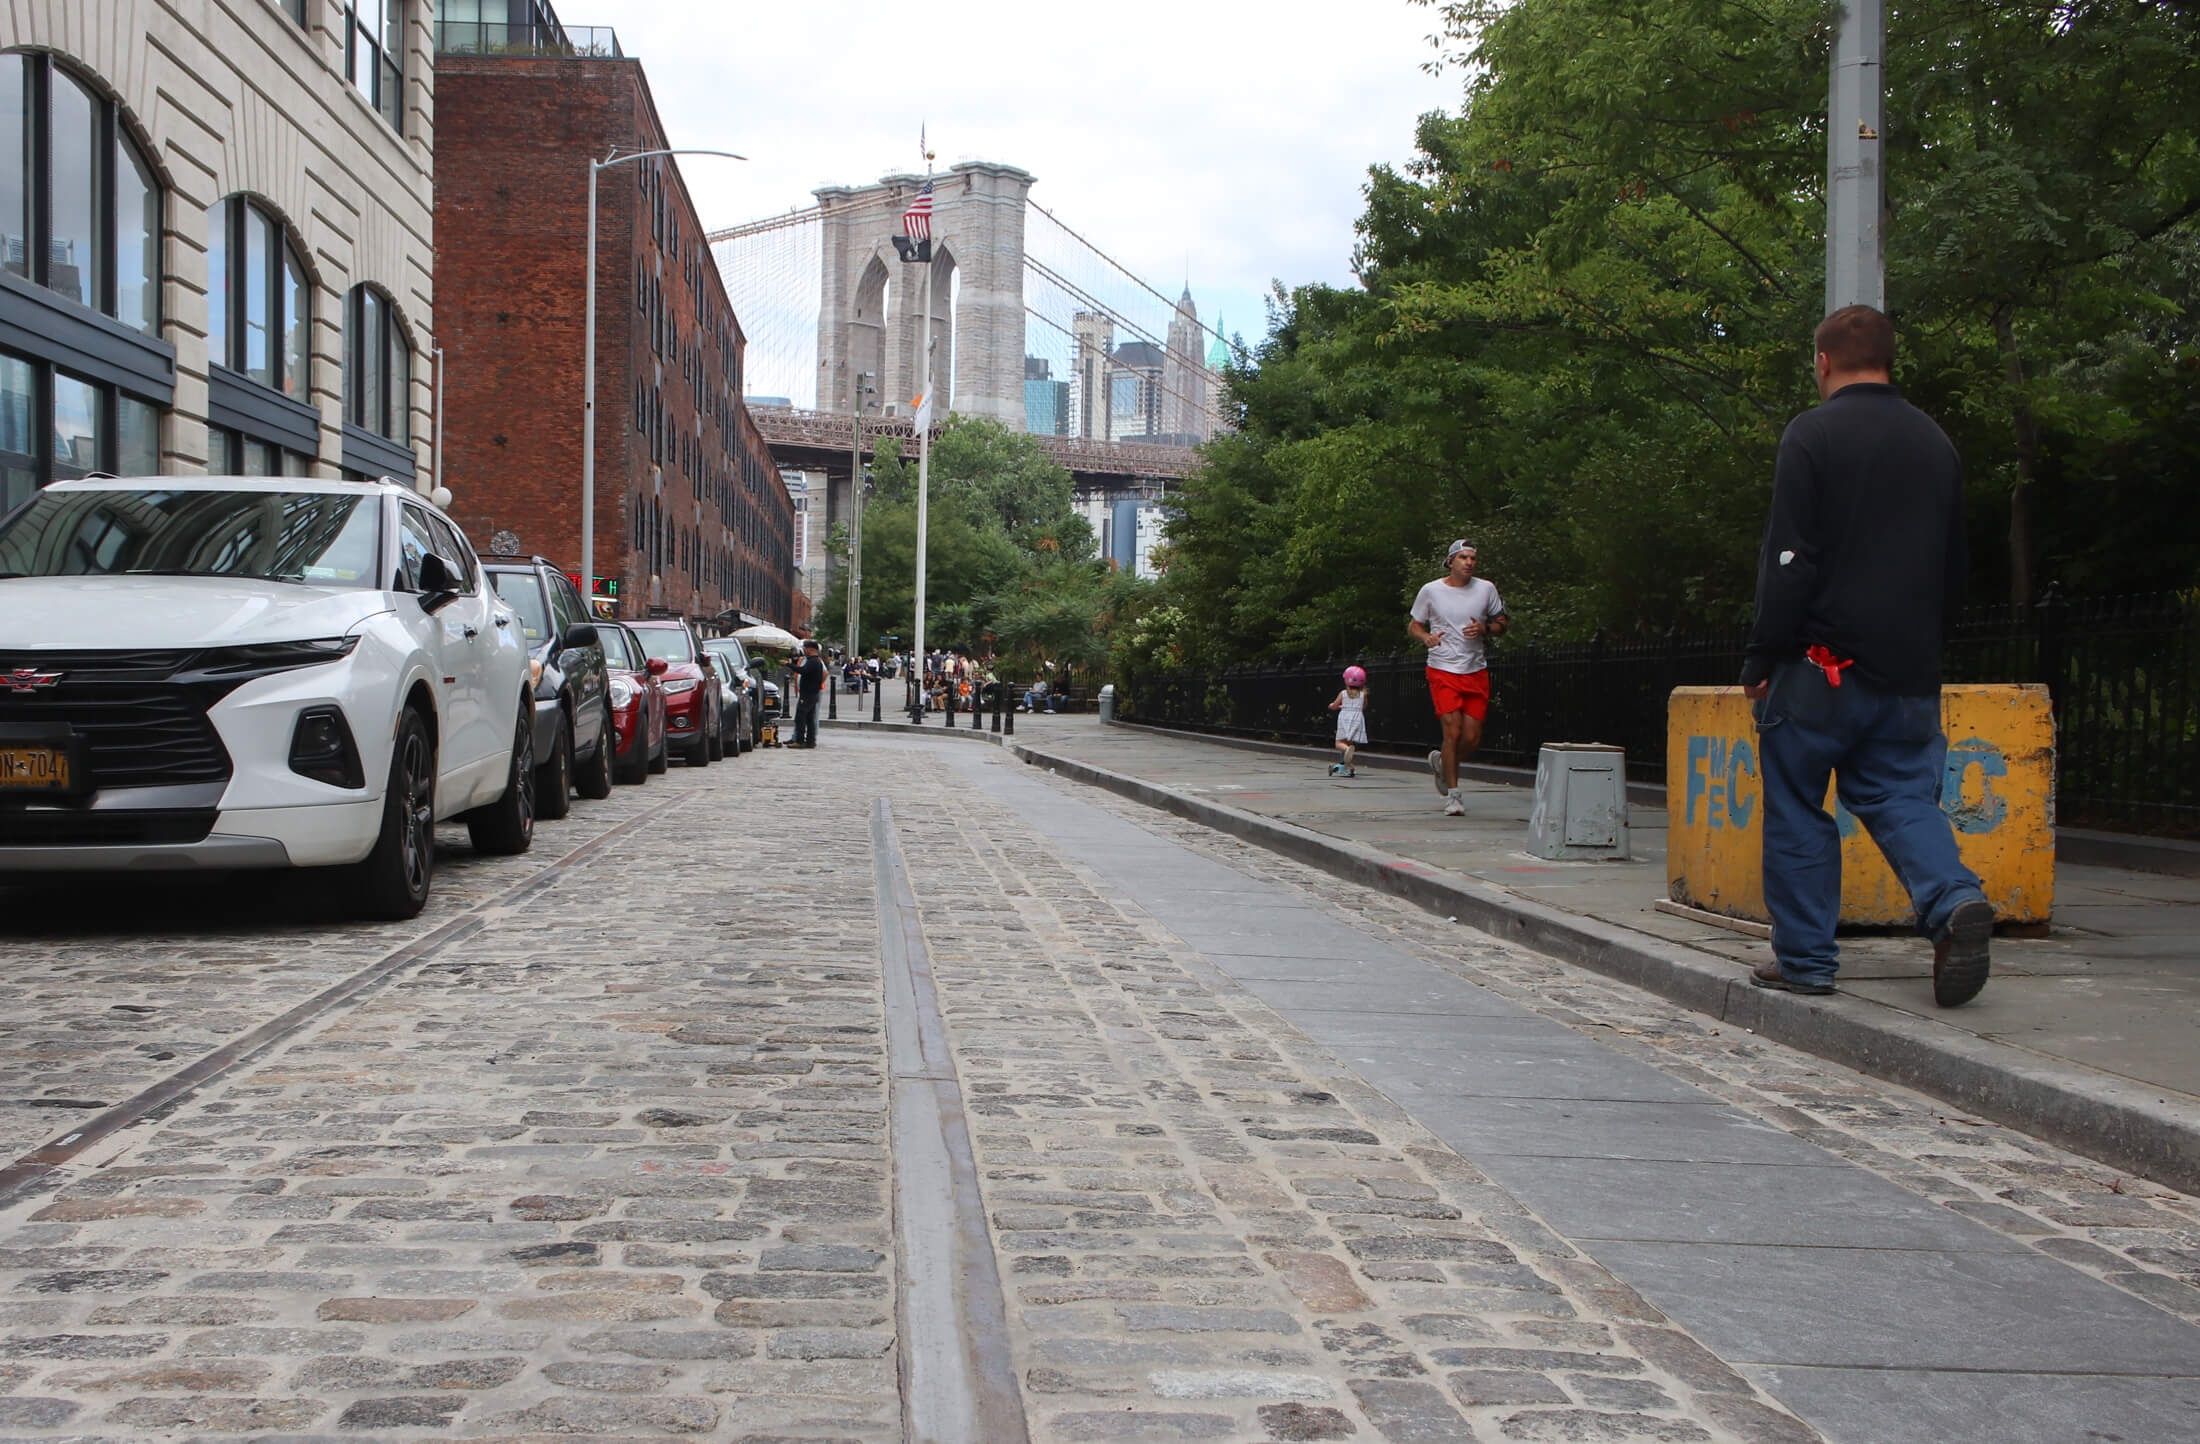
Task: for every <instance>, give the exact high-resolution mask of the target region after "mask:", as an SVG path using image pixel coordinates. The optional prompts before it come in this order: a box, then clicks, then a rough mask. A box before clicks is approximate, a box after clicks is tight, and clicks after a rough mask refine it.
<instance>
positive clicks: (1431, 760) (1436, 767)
mask: <svg viewBox="0 0 2200 1444" xmlns="http://www.w3.org/2000/svg"><path fill="white" fill-rule="evenodd" d="M1428 775H1429V776H1431V777H1433V778H1435V779H1436V795H1437V796H1438V797H1449V796H1451V789H1450V788H1449V787H1447V786H1445V785H1444V749H1443V748H1441V747H1439V748H1436V749H1435V750H1433V751H1431V752H1430V753H1429V755H1428Z"/></svg>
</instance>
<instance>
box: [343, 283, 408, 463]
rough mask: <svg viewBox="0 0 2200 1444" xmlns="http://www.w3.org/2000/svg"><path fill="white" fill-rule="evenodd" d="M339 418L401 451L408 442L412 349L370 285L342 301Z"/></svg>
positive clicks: (386, 301)
mask: <svg viewBox="0 0 2200 1444" xmlns="http://www.w3.org/2000/svg"><path fill="white" fill-rule="evenodd" d="M344 419H345V420H346V421H348V422H350V423H351V424H352V425H353V426H356V427H358V428H360V429H361V430H362V431H371V432H373V433H374V434H375V435H376V436H381V437H386V438H388V439H389V440H391V441H394V442H396V443H398V444H399V445H400V446H403V445H407V444H409V443H410V442H411V440H412V345H411V343H410V342H408V341H407V340H406V339H405V328H404V326H403V325H402V324H400V323H399V321H398V319H397V308H396V307H395V306H393V305H391V304H390V298H389V297H387V296H385V295H383V294H382V293H381V292H380V291H378V290H376V289H375V288H374V287H372V286H354V287H352V289H351V295H350V296H349V297H347V298H346V299H345V302H344Z"/></svg>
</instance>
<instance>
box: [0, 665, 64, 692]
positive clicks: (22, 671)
mask: <svg viewBox="0 0 2200 1444" xmlns="http://www.w3.org/2000/svg"><path fill="white" fill-rule="evenodd" d="M60 680H61V674H60V673H59V672H34V671H32V670H31V669H30V668H28V667H18V668H16V669H15V670H14V671H12V672H0V685H4V686H5V687H6V688H7V689H8V690H9V691H10V692H42V691H44V690H45V689H46V688H48V687H51V686H53V685H54V684H55V683H56V682H59V681H60Z"/></svg>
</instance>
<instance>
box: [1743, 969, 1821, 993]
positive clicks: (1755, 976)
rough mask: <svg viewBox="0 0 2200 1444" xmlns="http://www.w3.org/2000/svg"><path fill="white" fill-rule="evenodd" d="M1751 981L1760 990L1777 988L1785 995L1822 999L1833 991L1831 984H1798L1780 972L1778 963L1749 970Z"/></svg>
mask: <svg viewBox="0 0 2200 1444" xmlns="http://www.w3.org/2000/svg"><path fill="white" fill-rule="evenodd" d="M1749 980H1750V981H1751V982H1752V983H1755V984H1756V985H1757V986H1758V987H1760V988H1775V989H1778V990H1779V991H1780V992H1783V993H1805V994H1808V995H1809V996H1811V997H1813V998H1822V997H1824V996H1825V995H1826V994H1828V993H1830V992H1832V991H1833V984H1831V983H1798V982H1796V981H1795V980H1794V979H1793V978H1791V977H1789V976H1788V975H1787V974H1786V973H1783V972H1781V971H1780V965H1779V964H1778V963H1759V964H1758V965H1757V966H1756V967H1754V968H1751V969H1750V970H1749Z"/></svg>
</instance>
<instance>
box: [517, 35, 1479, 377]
mask: <svg viewBox="0 0 2200 1444" xmlns="http://www.w3.org/2000/svg"><path fill="white" fill-rule="evenodd" d="M557 9H558V14H559V17H560V18H561V19H562V20H564V21H565V23H566V24H568V25H573V26H580V25H611V26H614V27H616V28H617V30H618V32H619V42H620V45H621V47H622V48H623V49H624V51H625V52H626V53H627V54H629V55H633V56H638V57H639V58H640V59H641V61H642V63H643V67H644V69H645V70H646V71H647V73H648V76H649V84H650V89H651V91H652V93H653V94H654V95H655V97H656V100H657V107H658V110H659V112H660V113H661V114H662V116H663V118H664V123H665V126H666V129H667V131H668V132H669V133H670V135H671V137H672V143H673V144H674V145H675V146H701V147H707V148H712V149H724V150H733V151H738V152H741V153H742V154H744V155H747V156H748V157H750V161H749V163H748V164H746V165H744V164H742V163H740V162H738V161H726V160H716V159H711V158H705V157H698V158H691V159H688V160H686V161H683V162H682V172H683V174H684V175H685V177H686V180H687V183H688V187H689V189H690V191H691V192H692V193H693V195H694V196H695V198H696V203H697V206H698V208H699V209H700V210H701V212H702V218H703V223H704V224H705V225H706V226H709V227H712V228H716V227H720V226H727V225H733V224H737V223H739V222H742V221H747V220H754V219H757V218H759V217H762V216H767V215H771V214H773V213H775V212H780V211H785V210H787V209H789V208H792V207H796V206H803V205H808V204H810V203H811V195H810V192H811V190H812V189H814V188H815V187H817V186H821V185H827V184H857V185H861V184H865V183H868V182H871V181H875V180H877V179H878V178H879V177H880V176H881V175H883V174H886V173H888V172H890V171H901V170H918V169H921V167H922V162H921V159H920V157H919V153H918V147H917V128H918V125H919V123H920V122H923V123H925V124H926V125H928V127H929V134H930V136H931V142H932V149H933V150H934V151H935V152H936V153H937V155H938V157H939V162H938V163H939V165H940V167H941V168H942V169H944V168H945V167H947V166H949V165H952V164H953V163H955V162H956V161H961V160H992V161H1001V162H1006V163H1008V164H1011V165H1016V166H1020V167H1022V168H1023V169H1025V170H1028V171H1030V172H1031V173H1032V174H1034V175H1035V176H1037V177H1038V183H1037V185H1036V186H1035V187H1034V188H1033V191H1032V198H1033V199H1034V200H1035V201H1037V202H1038V203H1039V204H1041V205H1044V206H1046V207H1047V208H1048V209H1049V210H1051V211H1053V212H1055V213H1056V214H1057V215H1059V216H1061V217H1062V219H1063V220H1064V221H1066V222H1068V223H1069V224H1070V225H1072V226H1074V227H1076V228H1078V229H1079V230H1081V231H1083V232H1084V233H1085V234H1086V235H1087V236H1089V237H1091V238H1092V239H1093V240H1094V241H1095V242H1097V243H1098V244H1099V245H1100V246H1102V247H1103V248H1105V249H1106V250H1108V251H1109V252H1111V253H1112V254H1113V255H1114V256H1115V257H1116V258H1117V259H1118V260H1120V261H1122V262H1123V263H1124V264H1125V265H1127V266H1128V267H1130V269H1132V270H1133V271H1135V272H1137V273H1139V274H1140V275H1141V276H1143V277H1145V278H1146V279H1147V280H1149V281H1151V282H1152V283H1153V284H1154V285H1156V286H1158V287H1160V288H1161V289H1163V290H1165V291H1167V292H1168V293H1169V294H1170V295H1171V296H1174V295H1175V294H1176V291H1177V289H1178V287H1179V286H1180V285H1182V284H1183V282H1184V281H1185V280H1186V279H1187V269H1188V271H1189V280H1190V282H1191V287H1192V294H1193V296H1194V297H1195V299H1196V300H1197V301H1198V303H1199V309H1200V313H1201V319H1202V320H1205V321H1207V322H1209V323H1210V324H1212V322H1213V321H1214V319H1215V313H1216V311H1217V310H1218V309H1219V310H1220V312H1221V313H1222V315H1223V317H1224V319H1225V320H1226V322H1227V324H1228V326H1229V329H1230V330H1232V331H1240V330H1242V331H1243V332H1244V333H1245V335H1246V339H1247V340H1248V341H1250V340H1253V339H1255V338H1256V337H1257V336H1258V335H1259V334H1260V332H1261V330H1262V321H1261V299H1262V297H1264V296H1265V295H1266V293H1267V291H1268V287H1269V283H1270V282H1271V281H1272V280H1274V279H1278V278H1280V279H1282V280H1283V281H1285V282H1286V283H1290V284H1298V283H1301V282H1305V281H1314V280H1320V281H1329V282H1333V283H1339V284H1348V283H1350V281H1351V270H1350V265H1349V258H1350V254H1351V249H1352V241H1353V232H1352V225H1353V222H1354V220H1355V219H1357V217H1358V216H1359V213H1360V210H1361V204H1362V202H1361V194H1360V192H1361V187H1362V185H1363V184H1364V183H1365V180H1366V173H1367V167H1368V166H1369V165H1370V164H1371V163H1374V162H1377V161H1389V162H1392V163H1397V162H1400V161H1403V160H1404V159H1405V158H1406V157H1407V156H1408V155H1409V154H1410V153H1411V151H1412V145H1413V128H1414V122H1415V120H1416V119H1417V118H1418V117H1419V116H1420V115H1421V114H1422V113H1424V112H1426V111H1429V110H1436V109H1444V110H1450V109H1455V108H1456V107H1457V105H1458V100H1459V95H1460V91H1461V81H1460V78H1459V77H1458V76H1457V75H1456V74H1446V75H1444V76H1442V77H1440V78H1439V77H1432V76H1429V75H1427V74H1425V73H1424V72H1423V71H1422V70H1421V68H1420V67H1421V65H1422V64H1423V62H1425V61H1426V60H1428V59H1429V58H1430V56H1431V54H1432V51H1431V49H1430V46H1429V41H1428V37H1429V35H1430V34H1431V33H1432V32H1433V31H1434V29H1435V26H1436V19H1437V17H1436V14H1435V12H1433V11H1431V10H1429V9H1426V8H1424V7H1421V6H1418V5H1413V4H1409V3H1406V0H1098V3H1092V0H1084V3H1077V4H1051V5H1050V4H1044V3H1033V0H933V3H929V4H915V3H910V4H899V5H889V4H885V3H879V0H794V3H772V4H759V3H726V0H557Z"/></svg>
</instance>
